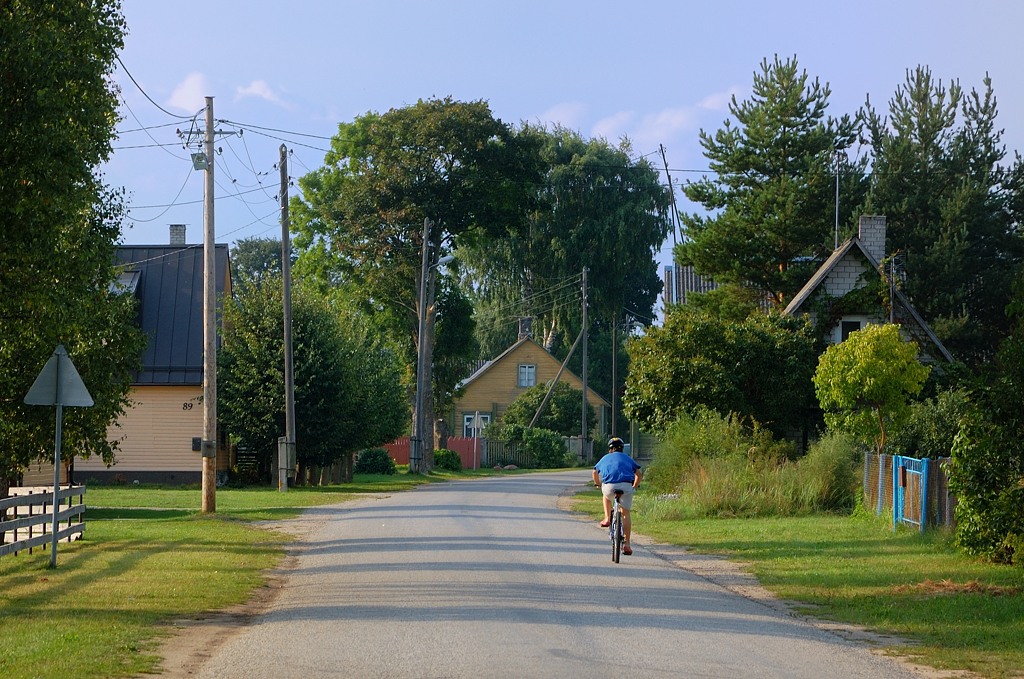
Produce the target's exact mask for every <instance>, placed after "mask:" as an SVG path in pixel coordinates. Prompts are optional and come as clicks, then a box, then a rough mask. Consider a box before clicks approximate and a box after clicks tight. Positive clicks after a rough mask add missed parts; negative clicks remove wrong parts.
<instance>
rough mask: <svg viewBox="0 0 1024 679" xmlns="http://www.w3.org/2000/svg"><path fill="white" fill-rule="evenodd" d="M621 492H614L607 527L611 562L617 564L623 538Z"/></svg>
mask: <svg viewBox="0 0 1024 679" xmlns="http://www.w3.org/2000/svg"><path fill="white" fill-rule="evenodd" d="M621 497H622V491H621V490H617V491H615V502H614V503H613V504H612V521H611V525H610V526H609V527H608V528H609V530H608V535H609V537H611V540H612V562H613V563H619V555H620V554H621V553H622V542H623V540H624V539H625V536H624V535H623V533H622V505H621V504H620V503H619V499H620V498H621Z"/></svg>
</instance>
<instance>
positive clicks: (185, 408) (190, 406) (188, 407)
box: [181, 401, 193, 410]
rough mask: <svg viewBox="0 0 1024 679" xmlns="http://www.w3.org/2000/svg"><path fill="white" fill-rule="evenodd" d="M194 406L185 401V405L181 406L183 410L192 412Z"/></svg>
mask: <svg viewBox="0 0 1024 679" xmlns="http://www.w3.org/2000/svg"><path fill="white" fill-rule="evenodd" d="M192 405H193V403H192V402H191V401H185V402H184V403H182V404H181V409H182V410H192Z"/></svg>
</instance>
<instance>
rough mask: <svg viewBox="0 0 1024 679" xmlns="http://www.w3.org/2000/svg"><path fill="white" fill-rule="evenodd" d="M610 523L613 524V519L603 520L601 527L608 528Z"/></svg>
mask: <svg viewBox="0 0 1024 679" xmlns="http://www.w3.org/2000/svg"><path fill="white" fill-rule="evenodd" d="M610 525H612V522H611V521H602V522H601V528H607V527H608V526H610Z"/></svg>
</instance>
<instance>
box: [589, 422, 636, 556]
mask: <svg viewBox="0 0 1024 679" xmlns="http://www.w3.org/2000/svg"><path fill="white" fill-rule="evenodd" d="M624 447H625V444H624V443H623V442H622V439H620V438H619V437H618V436H613V437H612V438H611V439H610V440H609V441H608V454H607V455H605V456H604V457H602V458H601V459H600V460H598V462H597V464H596V465H594V485H595V486H600V487H601V495H603V496H604V521H602V522H601V527H602V528H607V527H608V526H610V525H611V523H612V502H613V500H614V498H615V491H616V490H621V491H622V497H621V498H620V499H619V504H620V505H622V536H623V543H622V553H623V554H625V555H626V556H629V555H630V554H632V553H633V549H632V548H631V547H630V546H629V529H630V527H631V521H630V518H629V510H630V508H631V507H632V506H633V491H635V490H636V487H637V486H639V485H640V481H641V479H642V478H643V475H642V474H641V473H640V465H638V464H637V463H636V460H634V459H633V458H631V457H630V456H629V455H626V453H625V452H623V449H624Z"/></svg>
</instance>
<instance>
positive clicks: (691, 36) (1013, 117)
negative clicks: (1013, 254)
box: [102, 0, 1024, 264]
mask: <svg viewBox="0 0 1024 679" xmlns="http://www.w3.org/2000/svg"><path fill="white" fill-rule="evenodd" d="M122 7H123V11H124V15H125V19H126V21H127V25H128V34H127V36H126V38H125V47H124V50H123V51H122V53H121V55H120V57H121V62H122V63H123V68H122V67H121V66H120V65H119V66H118V67H117V70H116V72H115V73H114V79H115V81H116V82H117V84H118V85H119V87H120V89H121V95H122V106H121V115H122V117H123V120H122V121H121V122H120V123H119V125H118V126H117V129H118V131H119V136H118V139H117V140H116V141H115V142H114V149H115V150H114V153H113V155H112V157H111V159H110V161H109V162H108V163H107V164H106V165H105V167H104V168H102V169H103V172H104V174H105V179H106V181H107V183H108V184H110V185H112V186H121V187H124V188H125V189H126V190H127V193H128V200H129V205H130V214H129V220H128V223H127V224H126V228H125V230H124V234H123V240H124V242H125V243H126V244H163V243H166V242H168V225H169V224H187V225H188V229H187V237H186V238H187V241H188V242H189V243H200V242H202V236H203V183H204V177H203V175H204V173H203V172H197V171H195V170H193V168H192V162H191V160H190V156H189V154H190V152H191V151H195V150H197V149H195V148H191V149H188V148H183V140H184V139H187V138H188V137H187V133H188V132H189V131H190V129H192V126H193V123H192V118H193V116H195V115H196V114H197V113H198V112H200V110H201V109H202V108H203V106H204V97H206V96H212V97H214V114H215V118H216V119H217V120H218V121H219V122H218V123H217V125H216V127H217V129H218V130H219V131H223V132H225V133H231V134H223V135H218V138H217V143H216V146H217V148H218V155H217V158H216V166H215V173H214V176H215V178H216V190H215V195H216V209H215V225H216V240H217V242H219V243H232V244H233V243H235V242H236V241H238V240H240V239H244V238H253V237H263V238H268V237H269V238H280V235H281V227H280V222H279V199H278V195H279V185H280V174H279V171H278V170H277V169H276V163H277V162H278V159H279V155H280V151H279V147H280V146H281V144H282V143H283V144H285V145H286V146H287V147H288V149H289V161H288V163H289V167H288V170H289V175H290V176H291V177H292V178H294V179H297V178H298V177H301V176H302V175H304V174H306V173H307V172H310V171H312V170H315V169H316V168H318V167H320V166H321V165H322V162H323V156H324V153H325V151H326V150H327V149H328V148H329V139H330V137H331V135H333V134H334V133H335V132H336V131H337V126H338V124H339V123H341V122H351V121H353V120H354V119H355V118H356V117H358V116H360V115H362V114H364V113H366V112H369V111H376V112H381V113H382V112H385V111H387V110H388V109H391V108H401V107H403V106H406V105H410V104H414V103H416V102H417V101H418V100H420V99H429V98H434V97H446V96H451V97H452V98H454V99H456V100H462V101H475V100H486V101H487V102H488V103H489V104H490V107H491V110H492V112H493V114H494V115H495V117H497V118H500V119H501V120H503V121H505V122H506V123H510V124H520V123H522V122H530V123H543V124H547V125H554V124H560V125H562V126H564V127H568V128H570V129H573V130H576V131H578V132H579V133H581V134H582V135H583V136H584V137H587V138H595V137H603V138H605V139H607V140H608V141H610V142H612V143H617V142H618V141H619V140H620V139H621V138H623V137H628V138H629V140H630V141H631V143H632V146H633V151H634V153H635V155H636V157H640V156H646V157H647V158H649V159H650V160H651V162H652V163H653V164H654V165H655V167H657V168H659V169H661V170H662V172H663V174H662V181H663V183H666V184H667V180H666V178H665V174H664V166H663V165H662V158H661V154H660V151H659V148H660V146H664V148H665V157H666V159H667V164H668V173H669V174H670V175H671V178H672V182H673V184H674V186H675V187H676V192H677V199H678V201H679V209H680V211H683V212H694V211H699V207H698V206H695V205H693V204H689V203H687V201H686V200H685V199H684V198H683V196H682V194H681V192H679V185H680V184H681V183H682V182H685V181H687V180H694V179H696V178H697V177H699V176H701V173H702V172H703V171H706V169H707V160H706V159H705V158H704V156H703V155H702V153H701V151H702V149H701V147H700V144H699V134H700V131H701V130H705V131H707V132H714V131H715V130H718V129H719V128H721V127H722V124H723V122H724V121H725V120H726V118H728V117H729V111H728V103H729V100H730V98H731V97H733V96H735V97H736V98H737V99H738V100H739V101H743V100H744V99H746V98H748V97H749V95H750V90H751V87H752V84H753V80H754V74H755V72H760V69H761V63H762V61H763V60H765V59H768V60H769V61H772V60H773V59H774V57H775V56H776V55H778V56H779V57H780V58H782V59H787V58H792V57H796V59H797V61H798V63H799V65H800V67H801V69H803V70H805V71H806V72H807V74H808V76H809V77H810V79H811V80H814V79H815V78H816V79H818V80H819V81H820V82H821V83H822V84H825V83H827V84H828V85H829V87H830V89H831V96H830V99H829V109H828V113H829V114H830V115H832V116H840V115H843V114H854V113H856V111H857V110H858V109H859V108H861V107H862V106H863V105H864V103H865V101H866V100H867V98H868V97H870V100H871V103H872V105H873V106H874V107H875V108H876V109H877V110H880V111H884V110H885V108H886V105H887V102H888V101H889V100H890V99H891V98H892V97H893V95H894V94H895V92H896V90H897V88H898V87H899V86H900V85H902V84H904V83H905V82H906V76H907V70H908V69H913V68H916V67H917V66H919V65H924V66H927V67H929V68H930V69H931V72H932V75H933V77H934V78H936V79H940V80H941V81H942V82H943V84H949V83H950V82H951V81H958V82H959V83H960V85H961V86H962V87H963V88H964V89H965V90H966V91H970V90H971V89H980V88H982V87H983V81H984V78H985V77H986V74H987V75H988V76H989V77H991V79H992V85H993V89H994V92H995V95H996V98H997V101H998V108H999V118H998V120H997V124H998V126H999V127H1001V128H1002V129H1003V130H1004V136H1003V142H1004V144H1005V145H1006V147H1007V150H1008V156H1009V157H1011V158H1012V156H1013V153H1014V152H1015V151H1020V152H1022V153H1024V67H1022V64H1024V47H1022V42H1021V36H1020V29H1021V27H1022V26H1024V2H1018V1H1017V0H971V1H970V2H966V1H965V0H884V1H883V0H860V1H859V2H834V1H833V2H829V1H828V0H824V1H823V0H813V1H812V0H771V1H765V0H749V1H741V0H716V1H707V2H693V1H690V0H633V1H632V2H622V1H621V0H619V1H617V2H610V1H608V0H518V2H514V3H507V2H493V1H488V0H464V1H463V0H432V1H427V0H419V1H417V0H406V1H402V0H360V1H354V0H292V1H291V2H288V3H281V2H279V1H274V2H271V1H270V0H202V1H200V0H176V1H175V2H154V0H123V5H122ZM203 126H204V122H203V114H202V113H200V114H199V118H198V127H197V128H196V131H197V132H199V133H201V132H202V130H203ZM179 130H180V131H181V132H182V133H183V134H184V136H183V137H179V135H178V131H179ZM294 184H295V185H294V186H291V187H290V188H289V191H290V192H291V194H292V195H296V194H297V193H298V192H299V187H298V185H297V182H294ZM840 200H841V198H840ZM671 246H672V239H671V238H669V239H668V240H667V241H666V244H665V246H664V247H662V249H661V251H660V252H659V253H658V254H657V259H658V261H659V264H667V263H670V261H671Z"/></svg>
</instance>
